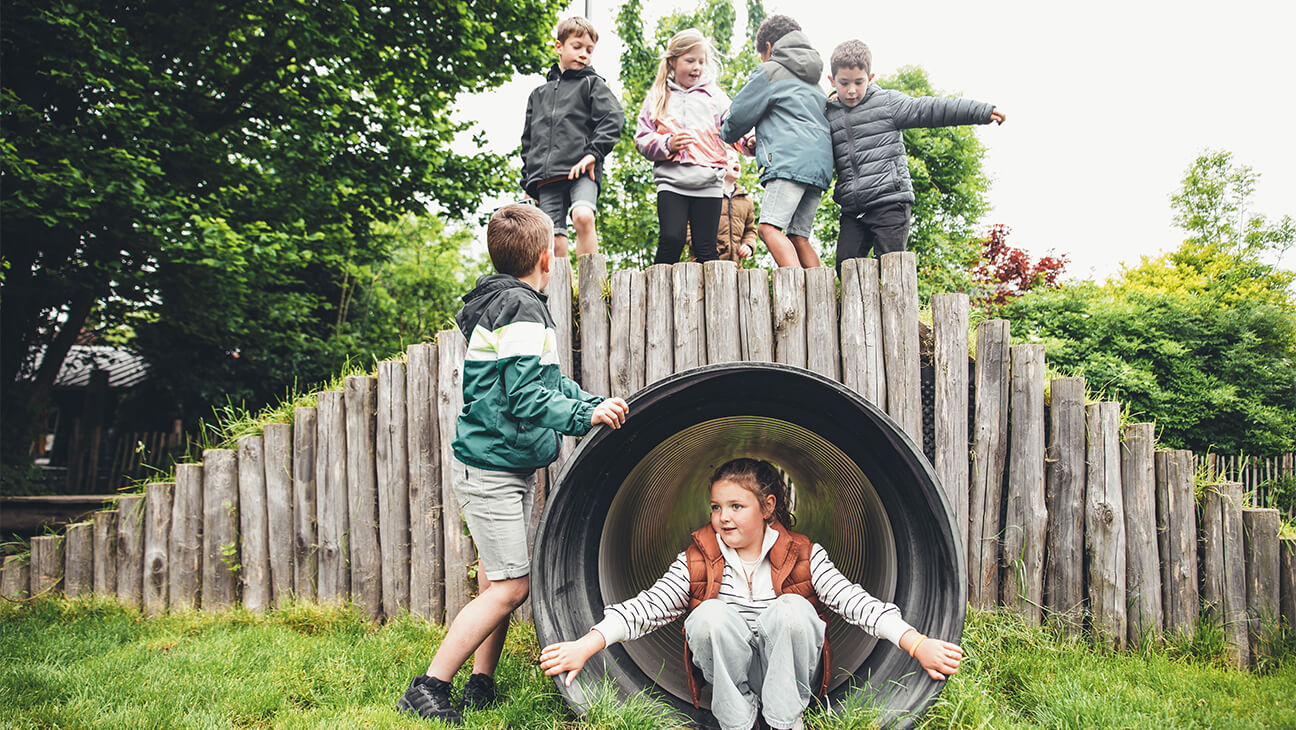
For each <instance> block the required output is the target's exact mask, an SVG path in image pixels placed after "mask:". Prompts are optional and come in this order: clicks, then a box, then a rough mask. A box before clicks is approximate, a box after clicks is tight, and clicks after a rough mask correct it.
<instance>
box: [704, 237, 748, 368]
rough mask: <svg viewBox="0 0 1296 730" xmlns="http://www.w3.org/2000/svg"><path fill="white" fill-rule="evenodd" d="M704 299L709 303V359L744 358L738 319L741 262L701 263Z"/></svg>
mask: <svg viewBox="0 0 1296 730" xmlns="http://www.w3.org/2000/svg"><path fill="white" fill-rule="evenodd" d="M702 282H703V289H704V294H703V300H704V301H705V302H706V316H705V320H706V338H705V339H706V362H707V363H708V364H714V363H718V362H735V361H738V360H742V336H741V333H740V332H739V327H740V326H739V321H738V264H737V263H735V262H733V261H707V262H706V263H704V264H702Z"/></svg>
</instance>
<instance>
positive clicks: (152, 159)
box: [0, 0, 563, 462]
mask: <svg viewBox="0 0 1296 730" xmlns="http://www.w3.org/2000/svg"><path fill="white" fill-rule="evenodd" d="M562 5H563V3H561V2H557V1H556V0H523V1H521V2H495V1H491V2H476V3H441V2H405V3H396V4H392V3H374V2H370V1H368V0H328V1H326V2H319V3H298V2H285V1H284V0H261V1H260V2H254V3H229V2H221V1H214V2H203V3H172V4H167V3H146V4H142V5H141V4H139V3H126V2H120V1H115V0H109V1H108V2H89V1H88V0H49V1H44V2H33V1H32V0H15V1H14V2H10V3H6V6H5V17H4V22H3V25H2V29H0V34H2V37H0V50H2V52H3V63H0V77H2V79H0V80H2V92H0V93H2V100H3V110H2V112H0V114H2V116H0V127H2V128H3V138H2V139H0V170H2V172H0V175H2V177H0V183H2V185H0V187H2V188H3V201H2V202H0V213H2V214H3V222H4V231H5V236H4V237H5V245H4V250H3V265H2V266H0V271H3V272H4V278H3V283H2V285H0V287H2V288H0V301H2V306H0V337H2V338H3V340H2V342H0V345H2V346H0V390H2V391H3V396H2V397H3V399H4V400H3V408H4V414H5V417H4V423H5V434H4V436H5V438H4V442H5V451H6V456H5V460H6V462H8V461H10V459H11V457H12V456H13V453H14V452H13V449H15V448H16V449H18V450H19V451H21V450H22V447H23V443H24V441H25V439H24V438H23V434H22V433H21V429H22V427H23V426H25V425H26V424H27V423H29V422H30V421H31V416H32V413H33V411H34V410H35V409H37V408H39V407H40V404H41V403H42V402H43V401H44V399H45V397H46V396H47V394H48V392H49V388H50V386H51V384H52V382H53V379H54V376H55V375H56V374H57V372H58V369H59V366H60V365H61V363H62V361H63V358H64V356H65V354H66V353H67V351H68V348H69V347H70V346H71V345H72V343H73V342H74V341H75V340H76V338H77V337H78V336H79V335H80V334H81V332H82V330H83V329H84V328H86V327H87V326H90V327H94V328H97V329H99V330H100V331H101V332H115V333H117V334H118V335H119V336H120V337H122V338H124V339H130V338H131V336H132V332H133V331H134V330H135V329H136V328H137V327H139V326H141V325H143V324H149V323H160V322H163V321H164V320H166V319H167V318H172V320H171V321H170V322H169V324H170V325H171V326H172V327H173V328H174V329H173V331H174V332H175V333H178V334H186V335H190V336H192V335H193V334H194V333H198V332H202V333H203V335H204V337H205V338H206V340H208V341H210V342H212V343H214V345H213V346H214V347H215V348H216V349H217V350H219V351H220V352H221V354H222V358H223V359H225V360H230V359H235V360H237V361H238V362H236V363H227V364H228V366H229V368H230V369H231V371H230V373H229V374H230V376H231V377H233V378H235V379H236V381H237V382H234V381H227V382H224V383H222V382H218V381H213V382H212V383H211V386H210V387H212V388H218V389H219V392H222V393H224V392H231V391H238V390H240V389H242V390H245V391H247V392H254V393H263V392H276V391H278V390H279V389H280V388H281V387H282V384H283V383H284V382H285V381H284V377H285V376H286V375H288V373H289V372H290V371H291V372H292V373H293V374H295V375H297V376H298V377H300V378H302V379H306V380H310V379H315V378H322V377H323V376H324V375H325V374H326V373H327V371H328V369H329V368H330V367H331V364H330V360H331V359H332V358H331V357H329V356H325V355H323V354H322V353H327V352H329V351H330V349H336V348H333V347H332V346H331V345H329V344H327V343H320V342H319V341H318V340H319V339H321V338H324V339H327V335H328V328H329V326H330V325H332V326H333V327H334V330H336V328H337V323H338V322H340V321H344V320H345V311H346V309H345V307H343V306H342V305H343V304H344V299H343V292H344V291H345V289H346V287H347V286H348V279H347V277H348V276H349V272H351V271H353V270H354V269H355V267H365V266H370V265H373V264H375V263H377V262H380V261H382V260H384V258H385V257H386V255H387V247H386V243H385V241H384V239H382V237H380V236H377V235H375V233H374V230H373V226H374V224H375V223H376V222H381V221H387V220H393V219H395V218H397V217H398V216H399V215H401V214H402V213H407V212H420V211H423V210H425V209H426V207H427V206H428V205H429V204H432V205H434V206H435V207H436V209H437V210H439V211H440V212H442V213H444V214H445V215H447V216H450V217H454V216H458V215H461V214H464V213H466V212H468V211H470V210H472V209H473V208H474V207H475V206H476V204H477V202H478V201H479V200H480V199H481V198H482V196H483V195H484V194H486V193H488V192H491V191H494V190H498V189H501V188H503V187H504V186H506V185H508V184H510V183H511V182H512V180H505V179H504V178H503V177H502V174H501V173H502V172H503V171H505V170H506V165H505V164H504V161H503V159H501V158H497V157H495V156H492V155H487V154H467V155H465V154H457V153H455V152H454V151H453V150H452V148H451V142H452V140H453V139H454V138H455V137H456V135H462V134H467V133H469V132H470V127H469V125H468V124H466V123H461V122H458V121H456V120H454V119H453V118H452V112H453V109H454V102H455V100H456V98H457V97H458V95H459V94H460V93H462V92H464V91H465V90H467V91H478V90H480V89H482V88H488V87H491V86H494V85H497V84H499V83H501V82H503V81H504V80H506V79H508V78H509V77H511V76H512V75H513V74H514V73H515V72H518V71H524V72H530V71H536V70H539V69H540V68H542V67H543V66H544V65H545V64H546V63H547V62H548V60H549V43H548V40H547V39H548V38H549V35H550V32H551V30H552V25H553V22H554V20H555V17H556V13H557V11H558V9H559V8H560V7H561V6H562ZM181 315H184V316H191V317H193V319H190V320H189V321H186V322H176V321H174V319H173V318H174V317H177V316H181ZM160 344H163V345H166V346H169V347H171V348H173V349H182V348H186V347H188V346H189V345H190V344H191V343H190V342H187V341H186V340H184V339H180V340H175V341H169V342H164V343H160ZM40 353H44V356H43V358H41V357H39V355H40ZM235 354H237V355H238V356H239V357H238V358H233V355H235ZM29 383H30V386H29V385H28V384H29Z"/></svg>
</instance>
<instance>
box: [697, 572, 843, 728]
mask: <svg viewBox="0 0 1296 730" xmlns="http://www.w3.org/2000/svg"><path fill="white" fill-rule="evenodd" d="M826 628H827V627H826V626H825V625H824V622H823V621H822V620H821V619H820V618H819V616H818V615H817V614H816V613H815V610H814V606H812V605H810V602H809V601H807V600H805V599H804V598H802V597H801V596H796V595H790V594H789V595H782V596H779V597H778V598H776V599H775V600H774V602H773V603H771V604H770V606H769V608H767V609H765V612H764V613H762V614H761V615H760V617H759V618H757V619H756V630H755V631H752V630H751V627H750V626H748V625H747V621H746V620H745V619H744V618H743V617H742V615H741V614H739V613H738V609H736V608H734V607H733V606H731V605H729V604H728V603H725V602H724V601H721V600H720V599H718V598H713V599H711V600H709V601H703V602H702V604H701V605H700V606H698V607H697V608H695V609H693V612H692V613H690V614H689V615H688V618H686V619H684V636H685V638H686V640H687V641H688V645H689V650H690V651H691V652H692V653H693V663H694V664H696V665H697V666H698V668H699V669H701V670H702V676H703V677H705V678H706V681H707V682H709V683H710V684H711V714H713V715H715V718H716V721H717V722H719V723H720V727H721V728H722V730H750V728H751V726H752V725H753V724H754V723H755V722H756V712H757V710H758V709H762V708H763V714H764V715H765V722H767V723H769V724H770V725H771V726H772V727H780V728H787V727H792V726H793V725H794V724H795V723H796V721H797V718H799V717H801V714H802V713H804V712H805V709H806V707H808V706H809V705H810V697H811V694H812V690H811V682H812V681H813V680H814V674H815V670H816V669H818V668H819V663H820V662H821V656H822V653H823V640H824V630H825V629H826Z"/></svg>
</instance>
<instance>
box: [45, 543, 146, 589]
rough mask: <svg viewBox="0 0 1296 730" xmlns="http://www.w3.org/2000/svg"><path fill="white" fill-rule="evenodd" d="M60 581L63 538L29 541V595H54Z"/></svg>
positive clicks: (61, 576)
mask: <svg viewBox="0 0 1296 730" xmlns="http://www.w3.org/2000/svg"><path fill="white" fill-rule="evenodd" d="M62 580H63V538H62V537H60V536H58V535H41V536H39V537H33V538H32V539H31V595H32V596H33V597H35V596H42V595H45V594H53V593H56V592H58V590H59V582H60V581H62ZM137 598H138V596H137Z"/></svg>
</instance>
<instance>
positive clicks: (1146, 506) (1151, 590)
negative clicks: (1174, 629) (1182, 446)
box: [1121, 423, 1165, 646]
mask: <svg viewBox="0 0 1296 730" xmlns="http://www.w3.org/2000/svg"><path fill="white" fill-rule="evenodd" d="M1155 439H1156V426H1155V425H1154V424H1151V423H1131V424H1129V425H1127V426H1126V427H1125V438H1124V441H1123V443H1122V448H1121V493H1122V496H1123V497H1124V500H1125V590H1126V596H1127V597H1126V604H1127V605H1128V606H1129V615H1128V622H1129V623H1128V624H1127V634H1126V639H1127V640H1128V641H1129V643H1130V645H1131V646H1137V645H1138V643H1139V641H1141V640H1142V638H1143V636H1144V635H1146V634H1149V633H1151V634H1156V633H1159V632H1160V631H1161V627H1162V625H1164V621H1165V619H1164V614H1163V611H1162V605H1161V562H1160V558H1159V556H1158V551H1157V550H1158V549H1157V530H1156V479H1155V474H1156V466H1155V460H1154V457H1153V452H1154V450H1155V444H1154V441H1155Z"/></svg>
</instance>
